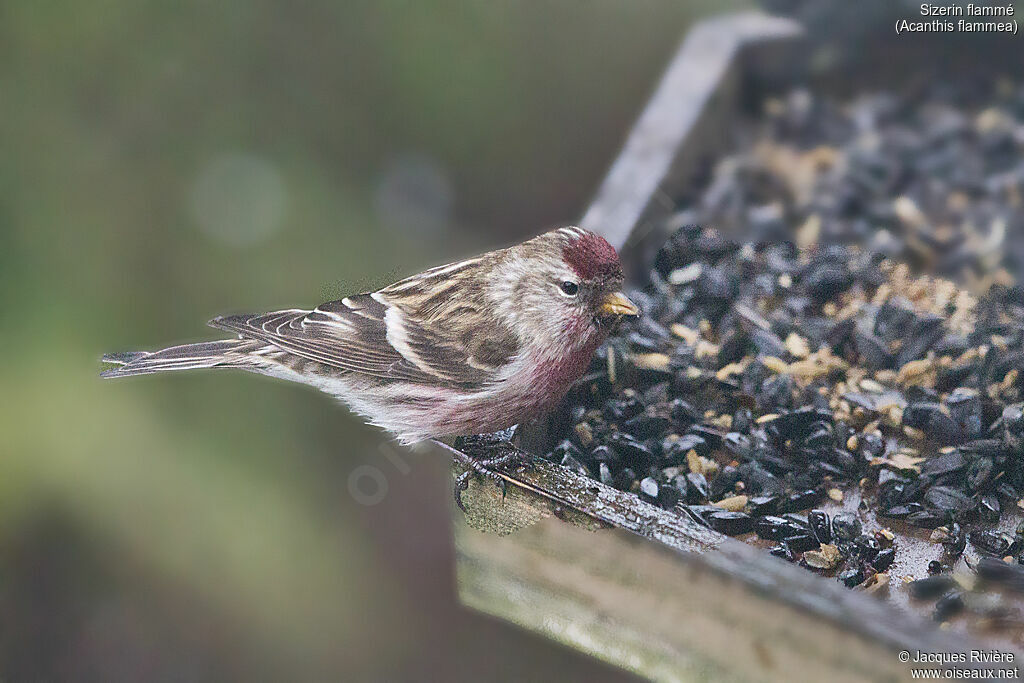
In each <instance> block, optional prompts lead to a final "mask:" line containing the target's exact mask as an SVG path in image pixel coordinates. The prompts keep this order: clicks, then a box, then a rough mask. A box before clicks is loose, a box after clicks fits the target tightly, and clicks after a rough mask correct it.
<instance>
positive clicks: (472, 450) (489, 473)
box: [449, 427, 533, 512]
mask: <svg viewBox="0 0 1024 683" xmlns="http://www.w3.org/2000/svg"><path fill="white" fill-rule="evenodd" d="M517 428H518V427H510V428H509V429H505V430H502V431H500V432H494V433H492V434H478V435H475V436H463V437H459V438H458V439H456V440H455V447H454V448H450V447H449V450H450V451H451V453H452V457H453V458H454V459H455V460H457V461H458V462H460V463H462V464H463V465H464V466H465V467H466V471H465V472H463V473H462V474H460V475H459V476H458V478H457V479H456V480H455V488H454V491H453V493H454V494H455V503H456V504H457V505H458V506H459V509H460V510H462V511H463V512H465V511H466V506H465V505H464V504H463V502H462V492H463V491H465V490H466V489H467V488H469V478H470V477H472V476H473V475H474V474H476V475H479V476H481V477H486V478H487V479H490V480H491V481H493V482H494V484H495V485H496V486H497V487H498V488H499V489H500V490H501V496H502V498H504V497H505V491H506V485H505V479H504V478H503V477H502V476H501V474H500V473H499V472H498V470H507V469H514V468H517V467H528V466H529V465H531V464H532V463H533V457H532V456H531V455H529V454H527V453H524V452H523V451H521V450H519V449H518V448H516V447H515V446H514V445H513V444H512V439H513V438H515V434H516V430H517Z"/></svg>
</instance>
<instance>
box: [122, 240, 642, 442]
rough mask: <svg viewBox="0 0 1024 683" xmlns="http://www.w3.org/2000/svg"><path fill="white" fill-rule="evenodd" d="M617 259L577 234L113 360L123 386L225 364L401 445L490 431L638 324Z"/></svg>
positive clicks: (551, 399)
mask: <svg viewBox="0 0 1024 683" xmlns="http://www.w3.org/2000/svg"><path fill="white" fill-rule="evenodd" d="M621 286H622V269H621V267H620V265H619V260H618V256H617V255H616V254H615V250H614V249H612V247H611V246H610V245H609V244H608V243H607V242H606V241H604V240H603V239H602V238H601V237H599V236H597V235H594V234H593V233H590V232H587V231H585V230H582V229H581V228H560V229H558V230H553V231H551V232H548V233H545V234H543V235H541V236H539V237H536V238H534V239H532V240H529V241H527V242H523V243H522V244H519V245H515V246H513V247H509V248H507V249H499V250H497V251H493V252H489V253H487V254H483V255H481V256H478V257H475V258H471V259H466V260H464V261H459V262H456V263H451V264H447V265H444V266H438V267H436V268H431V269H429V270H426V271H424V272H422V273H420V274H418V275H414V276H412V277H409V278H406V279H404V280H400V281H398V282H396V283H394V284H392V285H389V286H387V287H385V288H383V289H381V290H379V291H377V292H372V293H364V294H358V295H355V296H351V297H346V298H344V299H341V300H339V301H331V302H328V303H325V304H321V305H320V306H318V307H317V308H315V309H313V310H303V309H288V310H283V311H275V312H271V313H263V314H248V315H229V316H221V317H217V318H214V319H213V320H211V321H210V324H211V325H212V326H213V327H216V328H219V329H223V330H225V331H228V332H232V333H234V334H237V335H238V339H233V340H221V341H214V342H201V343H198V344H186V345H183V346H176V347H171V348H168V349H164V350H162V351H156V352H153V353H149V352H135V353H129V354H112V355H108V356H105V357H104V360H105V361H108V362H112V363H118V364H120V365H121V367H118V368H113V369H110V370H107V371H105V372H104V373H102V375H103V376H104V377H124V376H129V375H137V374H147V373H152V372H159V371H164V370H179V369H192V368H211V367H234V368H241V369H245V370H249V371H252V372H257V373H260V374H265V375H270V376H274V377H281V378H285V379H289V380H294V381H298V382H303V383H305V384H310V385H312V386H315V387H317V388H319V389H321V390H323V391H325V392H327V393H330V394H332V395H334V396H337V397H338V398H340V399H341V400H342V401H344V402H345V403H346V404H348V405H349V406H350V407H351V408H352V409H353V410H355V411H356V412H357V413H359V414H361V415H363V416H365V417H366V418H367V419H368V420H369V421H370V422H371V423H373V424H375V425H378V426H380V427H382V428H384V429H386V430H388V431H389V432H391V433H393V434H395V435H396V436H397V437H398V438H399V439H400V440H401V441H403V442H413V441H419V440H422V439H427V438H437V437H441V436H451V435H463V434H478V433H484V432H492V431H497V430H499V429H503V428H505V427H508V426H511V425H514V424H517V423H519V422H521V421H524V420H527V419H530V418H532V417H534V416H536V415H537V414H538V413H540V412H543V411H544V410H547V409H549V408H551V407H552V406H553V405H554V404H555V403H557V402H558V401H560V400H561V398H562V396H563V395H564V394H565V392H566V391H567V390H568V388H569V386H570V385H571V384H572V382H573V381H575V380H576V379H577V378H578V377H579V376H580V375H581V374H582V373H583V372H584V370H585V369H586V366H587V363H588V362H589V360H590V357H591V355H592V354H593V352H594V350H595V349H596V348H597V346H598V345H599V344H600V343H601V341H603V339H604V338H605V336H606V335H607V332H608V324H607V323H608V322H610V321H611V320H614V319H616V318H618V317H620V316H622V315H635V314H636V312H637V311H636V308H635V307H634V306H633V305H632V304H631V303H629V301H628V300H627V299H626V298H625V297H624V296H623V295H622V294H621V293H620V292H619V288H620V287H621Z"/></svg>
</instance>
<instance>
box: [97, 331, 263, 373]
mask: <svg viewBox="0 0 1024 683" xmlns="http://www.w3.org/2000/svg"><path fill="white" fill-rule="evenodd" d="M256 346H258V344H256V343H254V342H253V341H251V340H247V339H220V340H218V341H209V342H199V343H198V344H182V345H181V346H172V347H170V348H167V349H162V350H160V351H152V352H150V351H127V352H124V353H108V354H105V355H104V356H103V362H104V363H117V364H118V365H120V366H121V367H118V368H110V369H109V370H104V371H103V372H101V373H100V377H108V378H109V377H130V376H131V375H148V374H150V373H153V372H164V371H166V370H195V369H198V368H224V367H236V368H237V367H245V366H247V365H249V364H250V361H249V360H248V353H249V352H250V351H252V350H254V348H255V347H256Z"/></svg>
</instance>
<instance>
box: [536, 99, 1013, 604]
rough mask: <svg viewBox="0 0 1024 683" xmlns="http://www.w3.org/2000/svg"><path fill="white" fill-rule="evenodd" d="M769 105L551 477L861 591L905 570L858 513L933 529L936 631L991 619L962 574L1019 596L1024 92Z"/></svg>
mask: <svg viewBox="0 0 1024 683" xmlns="http://www.w3.org/2000/svg"><path fill="white" fill-rule="evenodd" d="M763 109H764V116H763V117H762V119H761V120H759V122H757V123H754V124H751V125H750V126H748V127H747V128H745V129H743V131H741V133H740V138H741V139H740V141H739V147H740V151H739V152H737V153H735V154H733V155H731V156H728V157H726V158H724V159H723V160H722V161H721V162H719V163H718V164H717V166H716V167H715V169H714V171H713V172H712V173H711V174H710V177H709V178H707V181H706V182H704V183H703V184H702V188H701V190H700V191H699V192H695V194H694V195H693V196H692V197H688V198H684V205H688V206H689V208H687V209H685V210H683V211H681V212H680V213H679V214H677V215H676V216H674V217H673V218H672V222H673V226H672V227H675V230H674V232H672V234H671V237H670V238H669V239H668V241H667V242H666V244H665V245H664V246H663V247H662V249H661V250H660V252H659V253H658V255H657V258H656V261H655V264H654V267H653V269H652V271H651V273H650V276H649V282H648V284H647V285H646V286H645V287H644V288H643V289H642V290H641V291H636V292H631V293H630V297H631V298H633V300H634V301H636V302H637V304H638V305H639V306H640V307H641V309H642V310H643V316H642V317H641V318H640V319H639V320H638V321H636V322H632V323H628V324H626V325H624V326H623V327H622V328H621V329H620V330H619V331H618V333H617V335H616V336H615V337H614V338H613V339H611V340H610V341H609V343H608V344H607V345H606V346H605V347H603V348H602V349H600V350H599V352H598V354H597V355H596V356H595V360H594V363H593V365H592V366H591V372H590V374H588V375H587V377H585V378H584V380H583V381H581V382H580V383H579V384H578V385H577V387H576V388H575V389H574V390H573V392H571V394H570V396H569V398H568V400H567V409H566V415H565V421H564V424H565V438H564V440H562V441H561V442H560V443H558V445H557V446H555V447H554V449H553V450H552V451H551V452H550V453H549V454H548V456H547V457H549V458H550V459H552V460H554V461H556V462H560V463H561V464H563V465H565V466H567V467H570V468H572V469H574V470H576V471H578V472H580V473H582V474H585V475H587V476H590V477H593V478H596V479H599V480H600V481H602V482H604V483H606V484H609V485H611V486H614V487H616V488H619V489H621V490H627V491H633V492H636V493H637V495H639V496H640V497H641V498H642V499H644V500H646V501H648V502H651V503H654V504H657V505H660V506H662V507H664V508H667V509H675V510H678V511H679V512H680V514H687V515H690V516H691V517H693V518H694V519H695V520H697V521H698V522H699V523H701V524H705V525H707V526H709V527H711V528H713V529H716V530H718V531H720V532H722V533H725V534H729V535H742V536H744V537H745V538H748V539H753V538H760V539H764V540H765V541H769V542H770V543H771V546H770V552H771V553H772V554H774V555H777V556H779V557H783V558H785V559H788V560H790V561H793V562H799V563H800V564H802V565H803V566H806V567H808V568H809V569H812V570H814V571H818V572H821V573H827V574H829V575H834V576H835V577H836V578H837V579H838V580H839V581H841V582H842V583H844V584H845V585H847V586H850V587H853V586H864V587H868V589H869V590H875V589H877V588H879V587H882V586H884V585H885V584H886V583H887V581H888V574H887V570H888V569H889V568H890V566H891V565H892V564H893V562H894V559H896V558H897V556H898V554H899V552H900V544H899V536H898V534H894V533H893V532H892V531H890V530H889V529H887V528H885V526H881V527H879V528H876V529H875V530H874V531H871V532H866V531H865V529H864V526H863V524H862V520H861V514H860V513H861V512H863V511H865V510H868V509H870V510H871V511H872V518H873V519H877V520H878V521H880V522H881V523H882V524H883V525H891V526H893V528H896V529H899V528H909V529H919V530H924V531H921V532H920V533H922V534H930V535H931V540H932V541H933V542H934V543H936V544H941V547H942V548H943V551H944V554H943V556H942V557H943V560H942V561H936V562H935V563H934V565H935V566H931V567H929V572H928V573H929V574H934V576H927V577H926V578H923V579H920V580H919V581H917V582H914V583H912V584H910V586H911V588H910V594H911V596H912V597H915V598H921V599H928V600H935V601H936V605H935V614H936V617H937V618H940V619H944V618H946V617H948V616H951V615H952V614H955V613H956V612H958V611H960V610H963V609H970V608H971V607H972V606H977V605H978V604H980V603H979V602H978V601H976V600H974V601H972V599H971V598H970V595H968V596H967V597H965V594H964V591H963V587H962V585H961V584H960V583H959V582H957V581H956V580H954V578H953V577H952V575H951V574H950V573H949V568H950V565H952V564H954V563H955V562H956V560H957V559H958V558H959V557H960V556H961V555H962V554H963V553H964V552H965V549H967V550H968V552H969V553H970V554H971V556H972V557H974V556H976V555H977V556H982V557H986V558H998V559H984V560H982V561H981V562H978V563H976V565H977V570H978V577H979V578H981V579H982V580H983V581H988V582H989V583H997V584H1000V585H1008V586H1011V587H1016V588H1017V589H1018V590H1024V567H1020V568H1017V565H1016V564H1013V565H1010V564H1006V563H1005V562H1004V561H1003V559H1004V558H1009V559H1011V560H1012V561H1013V562H1014V563H1016V562H1018V561H1019V562H1020V563H1021V564H1024V554H1022V551H1024V527H1021V528H1019V529H1017V530H1016V533H1014V532H1013V529H1014V523H1013V521H1012V519H1011V518H1012V517H1014V516H1015V515H1016V514H1017V512H1018V508H1024V500H1022V497H1024V404H1022V403H1021V402H1022V401H1024V288H1021V287H1018V286H1017V285H1016V284H1015V280H1014V277H1013V275H1012V273H1016V272H1019V270H1020V268H1019V264H1021V263H1024V258H1021V254H1020V253H1017V251H1016V250H1018V249H1019V248H1020V247H1021V244H1020V243H1021V242H1024V239H1022V238H1021V237H1020V236H1021V235H1024V211H1022V205H1021V201H1022V197H1024V162H1022V161H1021V159H1024V154H1022V152H1024V88H1015V87H1013V86H1009V85H1007V84H996V85H992V86H990V87H988V88H983V89H978V88H975V87H974V86H973V85H972V86H970V87H961V88H960V89H950V90H933V91H928V92H912V91H908V92H907V93H903V94H901V95H896V94H880V95H873V96H870V97H860V98H857V99H856V100H854V101H852V102H848V103H846V104H844V105H842V106H841V105H838V104H835V103H833V102H830V101H828V100H825V99H820V98H816V97H814V96H812V95H811V94H809V93H808V92H806V91H798V92H795V93H793V94H790V95H788V96H786V97H784V98H780V99H774V100H770V101H768V102H766V103H765V104H764V107H763ZM707 226H715V228H712V227H707ZM716 228H717V229H716ZM1007 235H1016V238H1015V239H1014V238H1008V237H1007ZM849 496H856V498H857V499H858V500H859V501H860V506H861V507H860V509H859V510H857V509H856V508H855V509H854V510H853V511H849V510H846V511H844V510H841V509H839V508H837V504H840V503H842V502H843V501H844V499H849V498H848V497H849ZM829 506H831V507H829ZM837 509H838V510H839V511H836V510H837ZM826 510H830V511H832V514H830V513H829V512H826ZM876 526H877V525H876ZM1007 528H1008V529H1010V531H1006V529H1007ZM979 609H980V608H979ZM989 616H990V615H989Z"/></svg>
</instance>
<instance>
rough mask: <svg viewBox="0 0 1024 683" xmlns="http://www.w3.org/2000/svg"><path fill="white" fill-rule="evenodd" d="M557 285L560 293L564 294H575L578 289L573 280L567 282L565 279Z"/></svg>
mask: <svg viewBox="0 0 1024 683" xmlns="http://www.w3.org/2000/svg"><path fill="white" fill-rule="evenodd" d="M559 287H560V288H561V290H562V294H565V295H566V296H576V292H578V291H580V286H579V285H578V284H576V283H575V282H569V281H568V280H566V281H565V282H563V283H562V284H561V285H559Z"/></svg>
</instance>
